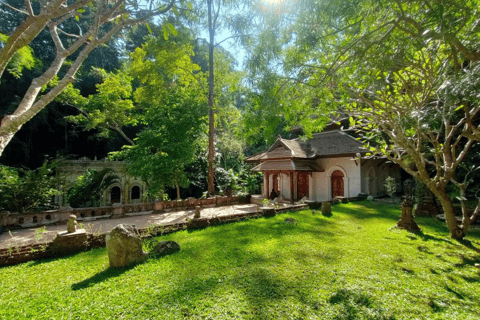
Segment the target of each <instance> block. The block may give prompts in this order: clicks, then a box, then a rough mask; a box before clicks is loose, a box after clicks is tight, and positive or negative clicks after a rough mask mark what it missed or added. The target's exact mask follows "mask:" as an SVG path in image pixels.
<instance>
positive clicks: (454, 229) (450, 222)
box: [432, 190, 466, 240]
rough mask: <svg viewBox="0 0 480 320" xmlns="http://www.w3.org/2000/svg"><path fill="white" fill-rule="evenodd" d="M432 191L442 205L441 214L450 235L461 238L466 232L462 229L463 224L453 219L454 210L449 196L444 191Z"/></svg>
mask: <svg viewBox="0 0 480 320" xmlns="http://www.w3.org/2000/svg"><path fill="white" fill-rule="evenodd" d="M432 191H433V193H435V194H436V195H437V197H438V199H439V200H440V203H441V205H442V209H443V214H444V215H445V220H446V222H447V227H448V230H449V231H450V237H451V238H452V239H457V240H461V239H463V238H464V237H465V233H466V232H465V230H464V229H463V226H460V225H459V224H458V222H457V220H456V219H455V211H454V209H453V205H452V200H450V197H449V196H448V195H447V194H446V193H445V192H440V191H438V190H436V191H437V192H435V191H434V190H432Z"/></svg>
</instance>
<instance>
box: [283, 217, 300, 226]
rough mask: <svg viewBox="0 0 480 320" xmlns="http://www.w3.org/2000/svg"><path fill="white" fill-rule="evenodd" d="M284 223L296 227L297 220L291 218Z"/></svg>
mask: <svg viewBox="0 0 480 320" xmlns="http://www.w3.org/2000/svg"><path fill="white" fill-rule="evenodd" d="M284 222H285V223H291V224H294V225H297V220H295V219H293V218H287V219H285V220H284Z"/></svg>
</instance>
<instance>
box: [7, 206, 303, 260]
mask: <svg viewBox="0 0 480 320" xmlns="http://www.w3.org/2000/svg"><path fill="white" fill-rule="evenodd" d="M224 198H226V197H224ZM230 198H232V201H233V199H234V198H238V197H230ZM170 202H171V201H170ZM307 207H308V205H306V204H299V205H293V206H287V207H281V208H268V209H262V208H260V209H259V211H255V212H243V213H240V214H233V215H229V216H221V217H214V218H200V219H192V220H189V221H188V222H184V223H175V224H171V225H165V226H163V225H158V226H154V227H153V226H149V227H146V228H140V229H138V231H139V233H140V236H141V237H143V238H147V237H152V236H159V235H164V234H169V233H172V232H175V231H178V230H184V229H201V228H205V227H208V226H214V225H220V224H225V223H231V222H237V221H242V220H247V219H252V218H259V217H262V216H273V215H276V214H279V213H285V212H292V211H298V210H303V209H305V208H307ZM104 246H105V234H98V235H96V234H87V233H86V232H85V230H83V229H80V230H77V231H76V232H75V233H71V234H68V233H62V234H61V235H58V236H57V237H56V238H55V239H53V241H51V242H49V243H42V244H31V245H27V246H21V247H20V246H19V247H12V248H8V249H0V266H7V265H16V264H19V263H24V262H27V261H32V260H40V259H47V258H58V257H61V256H65V255H71V254H76V253H79V252H82V251H86V250H89V249H93V248H99V247H104Z"/></svg>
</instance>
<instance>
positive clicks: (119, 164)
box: [55, 157, 146, 206]
mask: <svg viewBox="0 0 480 320" xmlns="http://www.w3.org/2000/svg"><path fill="white" fill-rule="evenodd" d="M125 166H126V165H125V162H124V161H111V160H109V159H108V158H105V159H102V160H96V159H95V160H90V159H89V158H87V157H83V158H81V159H78V160H65V161H63V162H62V164H61V165H60V166H59V167H58V169H57V175H60V176H61V177H62V178H63V180H64V181H65V182H66V184H65V187H64V188H65V189H68V188H69V187H71V186H73V184H74V183H75V181H76V180H77V178H78V177H79V176H81V175H84V174H85V172H86V170H87V169H95V170H97V171H101V170H103V169H105V168H111V169H112V170H113V174H114V175H115V176H117V177H118V178H119V179H118V180H119V181H118V182H116V183H113V184H112V185H110V186H108V188H107V189H106V190H105V192H104V194H103V195H102V198H101V202H102V204H103V205H110V204H113V203H122V204H132V203H140V202H141V200H142V196H143V194H144V192H145V188H146V186H145V183H144V182H143V181H142V180H141V179H140V178H137V177H133V176H131V175H129V174H128V173H127V172H126V170H125V169H126V167H125ZM64 191H66V190H64ZM55 202H56V203H57V204H58V205H60V206H65V205H68V203H66V199H65V197H64V196H63V195H60V196H56V198H55Z"/></svg>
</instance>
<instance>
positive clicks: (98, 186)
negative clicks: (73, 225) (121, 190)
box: [67, 168, 119, 208]
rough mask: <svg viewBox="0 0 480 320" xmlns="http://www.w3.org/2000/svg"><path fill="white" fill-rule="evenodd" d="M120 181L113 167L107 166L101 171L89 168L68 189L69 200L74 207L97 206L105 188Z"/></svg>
mask: <svg viewBox="0 0 480 320" xmlns="http://www.w3.org/2000/svg"><path fill="white" fill-rule="evenodd" d="M118 181H119V178H118V177H117V176H115V175H114V174H113V169H110V168H105V169H102V170H101V171H97V170H95V169H87V171H86V172H85V174H84V175H81V176H80V177H78V178H77V181H75V185H74V186H73V187H72V188H70V189H69V190H68V193H67V201H68V203H69V205H70V206H72V207H74V208H84V207H97V206H100V205H102V203H101V202H100V200H101V197H102V194H103V193H104V192H105V190H106V189H107V188H108V187H109V186H110V185H112V184H113V183H116V182H118Z"/></svg>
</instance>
